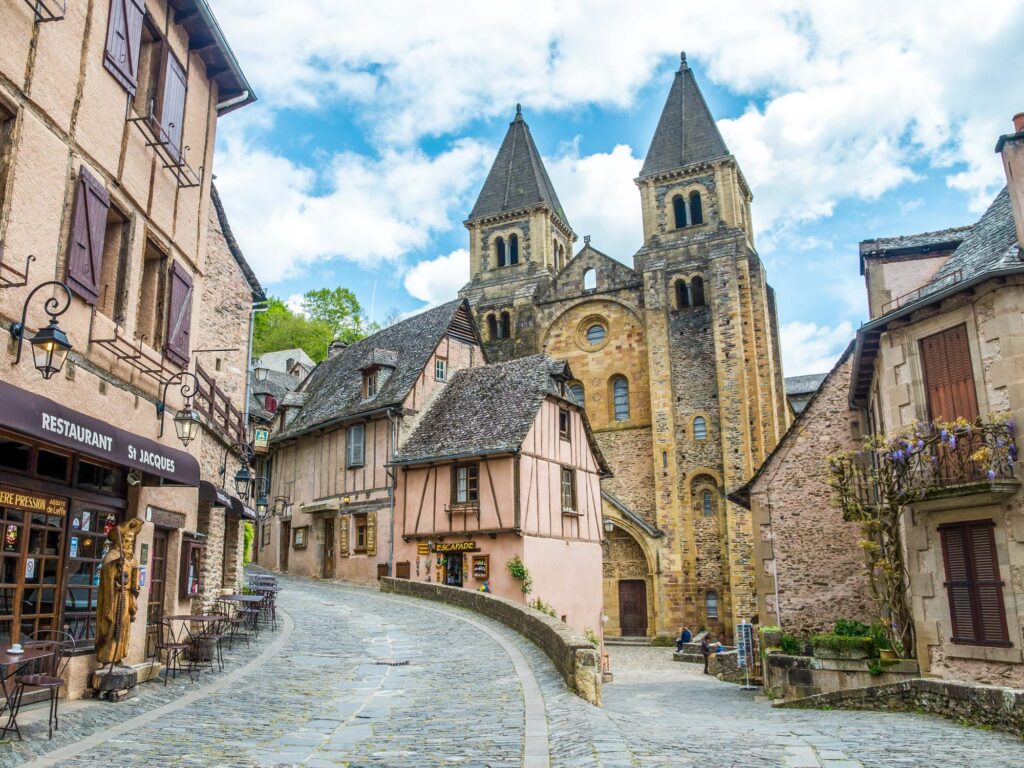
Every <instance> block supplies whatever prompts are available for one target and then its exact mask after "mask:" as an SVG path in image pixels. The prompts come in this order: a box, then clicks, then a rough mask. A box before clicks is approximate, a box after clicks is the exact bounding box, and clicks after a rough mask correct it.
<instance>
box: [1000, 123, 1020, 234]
mask: <svg viewBox="0 0 1024 768" xmlns="http://www.w3.org/2000/svg"><path fill="white" fill-rule="evenodd" d="M1013 131H1014V132H1013V133H1010V134H1007V135H1005V136H1000V137H999V141H998V142H996V152H999V153H1000V154H1001V155H1002V156H1003V170H1005V171H1006V186H1007V189H1008V191H1009V193H1010V203H1011V205H1012V206H1013V223H1014V224H1015V225H1016V227H1017V245H1019V246H1021V247H1022V248H1024V112H1018V113H1017V114H1016V115H1014V116H1013Z"/></svg>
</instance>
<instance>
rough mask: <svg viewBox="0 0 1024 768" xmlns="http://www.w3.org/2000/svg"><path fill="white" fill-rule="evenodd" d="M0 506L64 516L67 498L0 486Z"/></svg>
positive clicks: (66, 508)
mask: <svg viewBox="0 0 1024 768" xmlns="http://www.w3.org/2000/svg"><path fill="white" fill-rule="evenodd" d="M0 507H14V508H16V509H24V510H26V511H29V512H45V513H46V514H47V515H59V516H61V517H64V515H66V514H67V512H68V500H67V499H62V498H59V497H57V496H40V495H39V494H36V493H28V492H27V491H18V490H15V489H13V488H0Z"/></svg>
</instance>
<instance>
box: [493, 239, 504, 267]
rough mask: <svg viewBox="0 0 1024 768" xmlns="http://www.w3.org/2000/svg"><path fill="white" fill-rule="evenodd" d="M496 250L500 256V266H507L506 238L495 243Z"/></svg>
mask: <svg viewBox="0 0 1024 768" xmlns="http://www.w3.org/2000/svg"><path fill="white" fill-rule="evenodd" d="M494 250H495V252H496V253H497V255H498V266H499V267H504V266H505V238H503V237H499V238H498V239H496V240H495V241H494Z"/></svg>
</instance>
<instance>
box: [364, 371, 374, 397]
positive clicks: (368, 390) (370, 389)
mask: <svg viewBox="0 0 1024 768" xmlns="http://www.w3.org/2000/svg"><path fill="white" fill-rule="evenodd" d="M376 396H377V370H376V369H374V370H372V371H367V372H366V373H364V374H363V397H364V398H366V399H369V398H371V397H376Z"/></svg>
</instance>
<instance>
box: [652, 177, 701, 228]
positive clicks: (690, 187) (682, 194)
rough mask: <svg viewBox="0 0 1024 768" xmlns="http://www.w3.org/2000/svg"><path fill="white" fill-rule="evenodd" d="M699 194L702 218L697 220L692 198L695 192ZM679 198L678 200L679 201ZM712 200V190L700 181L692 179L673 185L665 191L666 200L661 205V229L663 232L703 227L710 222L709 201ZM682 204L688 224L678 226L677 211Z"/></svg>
mask: <svg viewBox="0 0 1024 768" xmlns="http://www.w3.org/2000/svg"><path fill="white" fill-rule="evenodd" d="M695 192H696V193H697V195H699V199H700V207H701V220H700V221H699V222H695V221H693V220H692V217H691V213H690V207H691V199H692V197H691V196H692V195H693V194H694V193H695ZM677 199H678V202H677ZM710 200H711V191H710V190H709V189H708V188H707V187H706V186H704V185H703V184H701V183H700V182H698V181H691V182H689V183H684V184H680V185H679V186H676V187H672V188H671V189H669V190H667V191H666V192H665V197H664V201H663V203H662V205H661V209H660V210H661V229H662V231H663V232H677V231H685V230H688V229H693V228H695V227H701V226H704V225H706V224H710V223H711V222H710V217H709V215H708V214H709V212H710V208H711V206H710V205H708V202H709V201H710ZM680 205H681V206H682V209H683V213H685V215H686V226H684V227H678V226H676V222H677V218H676V213H677V210H678V207H679V206H680Z"/></svg>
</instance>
